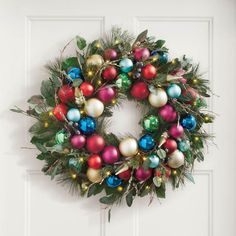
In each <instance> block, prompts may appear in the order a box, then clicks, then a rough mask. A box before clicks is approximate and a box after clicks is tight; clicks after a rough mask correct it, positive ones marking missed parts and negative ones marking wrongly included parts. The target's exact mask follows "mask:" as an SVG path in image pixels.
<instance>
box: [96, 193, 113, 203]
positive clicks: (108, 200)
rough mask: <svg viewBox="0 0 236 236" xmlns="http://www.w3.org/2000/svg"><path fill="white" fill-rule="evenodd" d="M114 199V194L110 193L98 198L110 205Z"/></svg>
mask: <svg viewBox="0 0 236 236" xmlns="http://www.w3.org/2000/svg"><path fill="white" fill-rule="evenodd" d="M115 200H116V196H115V195H113V194H111V195H108V196H104V197H101V198H100V199H99V201H100V202H101V203H103V204H107V205H111V204H113V203H114V202H115Z"/></svg>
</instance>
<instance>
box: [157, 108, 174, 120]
mask: <svg viewBox="0 0 236 236" xmlns="http://www.w3.org/2000/svg"><path fill="white" fill-rule="evenodd" d="M159 115H160V117H161V118H162V119H163V120H164V121H166V122H173V121H175V120H176V117H177V113H176V111H175V109H174V108H173V107H172V106H171V105H169V104H166V105H165V106H163V107H162V108H161V109H160V110H159Z"/></svg>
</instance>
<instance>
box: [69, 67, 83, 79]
mask: <svg viewBox="0 0 236 236" xmlns="http://www.w3.org/2000/svg"><path fill="white" fill-rule="evenodd" d="M67 75H68V76H70V78H71V79H72V80H75V79H78V78H80V76H81V70H80V68H77V67H72V68H71V69H70V70H69V71H68V73H67Z"/></svg>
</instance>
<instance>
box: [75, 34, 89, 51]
mask: <svg viewBox="0 0 236 236" xmlns="http://www.w3.org/2000/svg"><path fill="white" fill-rule="evenodd" d="M76 44H77V47H78V48H79V49H80V50H83V49H84V48H85V47H86V45H87V44H86V40H85V39H84V38H82V37H80V36H76Z"/></svg>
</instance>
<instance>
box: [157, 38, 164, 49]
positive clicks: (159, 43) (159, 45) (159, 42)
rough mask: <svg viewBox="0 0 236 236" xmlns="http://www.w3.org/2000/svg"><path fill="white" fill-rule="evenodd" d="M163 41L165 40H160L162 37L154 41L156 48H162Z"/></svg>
mask: <svg viewBox="0 0 236 236" xmlns="http://www.w3.org/2000/svg"><path fill="white" fill-rule="evenodd" d="M165 42H166V41H165V40H162V39H159V40H157V41H156V43H155V44H156V47H157V48H162V47H163V45H164V44H165Z"/></svg>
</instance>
